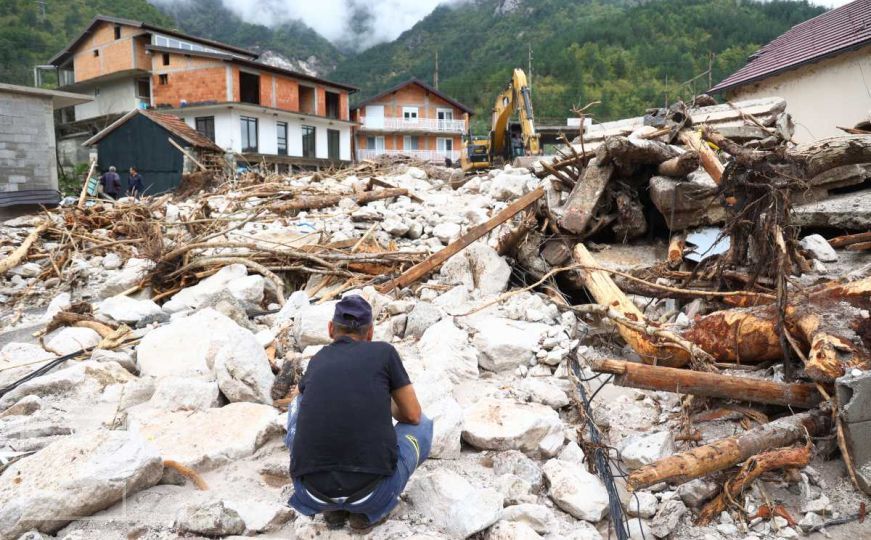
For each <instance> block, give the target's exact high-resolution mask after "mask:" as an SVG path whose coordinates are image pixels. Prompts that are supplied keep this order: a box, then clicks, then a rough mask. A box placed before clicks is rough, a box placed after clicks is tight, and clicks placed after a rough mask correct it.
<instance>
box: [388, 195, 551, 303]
mask: <svg viewBox="0 0 871 540" xmlns="http://www.w3.org/2000/svg"><path fill="white" fill-rule="evenodd" d="M543 196H544V188H543V187H539V188H537V189H536V190H535V191H530V192H529V193H527V194H526V195H524V196H522V197H520V198H519V199H517V200H516V201H514V202H513V203H511V204H509V205H508V206H506V207H505V208H504V209H502V211H501V212H499V213H498V214H496V215H495V216H493V217H491V218H490V219H488V220H487V221H485V222H484V223H481V224H480V225H475V226H474V227H472V228H471V229H469V230H468V231H466V233H465V234H464V235H462V236H460V237H459V238H458V239H457V240H456V241H454V242H453V243H452V244H450V245H448V246H446V247H445V248H444V249H442V250H439V251H437V252H435V253H433V254H432V255H430V256H429V257H427V258H426V260H424V261H421V262H420V263H418V264H416V265H414V266H412V267H411V268H409V269H408V270H406V271H405V272H403V273H402V274H401V275H399V276H398V277H396V278H395V279H392V280H390V281H388V282H387V283H384V284H382V285H381V286H379V287H378V290H379V291H380V292H382V293H387V292H390V291H392V290H393V289H400V288H402V287H408V286H409V285H411V284H412V283H414V282H416V281H418V280H419V279H421V278H423V277H424V276H426V275H427V274H429V273H430V272H432V271H433V270H435V269H436V268H438V267H439V266H441V264H442V263H444V262H445V261H446V260H448V259H450V258H451V257H453V256H454V255H456V254H457V253H459V252H460V251H462V250H463V249H465V248H466V247H468V246H469V245H470V244H471V243H472V242H474V241H475V240H477V239H479V238H481V237H482V236H484V235H485V234H487V233H488V232H490V231H492V230H493V229H495V228H496V227H498V226H499V225H501V224H503V223H505V222H506V221H508V220H509V219H511V218H512V217H514V216H516V215H517V214H519V213H520V212H521V211H523V210H524V209H526V208H527V207H529V206H530V205H531V204H532V203H534V202H535V201H537V200H538V199H540V198H542V197H543Z"/></svg>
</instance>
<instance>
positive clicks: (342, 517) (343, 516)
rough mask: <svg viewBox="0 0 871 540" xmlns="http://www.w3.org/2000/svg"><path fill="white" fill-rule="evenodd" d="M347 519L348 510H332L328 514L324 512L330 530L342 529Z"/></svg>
mask: <svg viewBox="0 0 871 540" xmlns="http://www.w3.org/2000/svg"><path fill="white" fill-rule="evenodd" d="M347 519H348V511H347V510H330V511H328V512H324V521H326V522H327V528H328V529H341V528H342V527H344V526H345V521H346V520H347Z"/></svg>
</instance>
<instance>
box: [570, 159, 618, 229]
mask: <svg viewBox="0 0 871 540" xmlns="http://www.w3.org/2000/svg"><path fill="white" fill-rule="evenodd" d="M598 161H599V160H598V158H594V159H592V160H590V163H589V164H588V165H587V168H586V169H584V176H583V177H582V178H581V179H580V180H578V182H577V183H576V184H575V187H574V188H572V192H571V193H570V194H569V198H568V200H566V204H565V206H563V208H562V210H561V211H560V214H561V216H562V217H560V219H559V226H560V227H562V228H563V229H565V230H567V231H569V232H572V233H575V234H581V233H583V232H584V229H586V228H587V224H588V223H589V222H590V218H592V217H593V211H594V210H595V209H596V205H598V204H599V199H601V198H602V194H603V193H604V192H605V187H606V186H607V185H608V182H609V181H610V180H611V175H613V174H614V166H613V165H602V166H600V165H599V163H598Z"/></svg>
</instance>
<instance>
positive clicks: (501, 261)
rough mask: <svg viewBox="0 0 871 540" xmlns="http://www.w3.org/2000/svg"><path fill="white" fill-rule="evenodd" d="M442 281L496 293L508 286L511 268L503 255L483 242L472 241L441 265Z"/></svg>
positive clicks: (483, 292) (486, 293) (488, 293)
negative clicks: (472, 242)
mask: <svg viewBox="0 0 871 540" xmlns="http://www.w3.org/2000/svg"><path fill="white" fill-rule="evenodd" d="M440 273H441V276H442V278H443V280H444V281H445V282H446V283H448V284H450V285H464V286H465V287H466V289H468V290H474V289H476V290H478V291H480V294H482V295H491V294H499V293H501V292H502V291H504V290H505V288H506V287H507V286H508V280H509V279H510V278H511V267H510V266H508V263H507V262H506V261H505V258H503V257H502V256H500V255H499V254H498V253H496V250H494V249H493V248H491V247H490V246H488V245H487V244H486V243H484V242H475V243H474V244H472V245H470V246H469V247H467V248H466V249H464V250H463V251H461V252H460V253H458V254H457V255H456V256H454V257H451V258H450V259H448V260H447V261H446V262H445V263H444V264H443V265H442V268H441V271H440Z"/></svg>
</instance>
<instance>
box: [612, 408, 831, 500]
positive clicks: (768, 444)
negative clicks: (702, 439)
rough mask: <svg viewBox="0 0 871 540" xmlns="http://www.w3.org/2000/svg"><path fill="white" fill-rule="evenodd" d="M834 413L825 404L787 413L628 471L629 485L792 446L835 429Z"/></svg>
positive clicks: (683, 478)
mask: <svg viewBox="0 0 871 540" xmlns="http://www.w3.org/2000/svg"><path fill="white" fill-rule="evenodd" d="M831 416H832V414H831V411H830V410H829V409H828V408H827V407H825V408H820V409H815V410H812V411H808V412H804V413H801V414H796V415H793V416H787V417H784V418H780V419H777V420H775V421H773V422H770V423H768V424H763V425H761V426H758V427H755V428H753V429H751V430H748V431H745V432H744V433H741V434H740V435H735V436H734V437H727V438H725V439H720V440H718V441H715V442H713V443H711V444H707V445H705V446H699V447H698V448H693V449H692V450H689V451H687V452H681V453H680V454H675V455H673V456H669V457H666V458H663V459H660V460H659V461H657V462H655V463H651V464H650V465H645V466H644V467H641V468H639V469H636V470H634V471H632V472H631V473H629V477H628V479H627V484H628V486H629V487H630V488H631V489H633V490H636V489H641V488H645V487H648V486H652V485H654V484H658V483H660V482H676V483H681V484H682V483H684V482H688V481H690V480H692V479H694V478H700V477H702V476H705V475H707V474H710V473H713V472H717V471H722V470H723V469H726V468H728V467H732V466H734V465H737V464H738V463H741V462H743V461H746V460H748V459H750V458H751V457H752V456H754V455H756V454H759V453H760V452H763V451H766V450H768V449H770V448H779V447H784V446H790V445H792V444H794V443H795V442H796V441H798V440H801V439H802V438H803V437H804V436H805V433H807V434H809V435H810V436H811V437H815V436H818V435H823V434H827V433H829V432H830V431H831V429H832V418H831Z"/></svg>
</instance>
